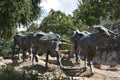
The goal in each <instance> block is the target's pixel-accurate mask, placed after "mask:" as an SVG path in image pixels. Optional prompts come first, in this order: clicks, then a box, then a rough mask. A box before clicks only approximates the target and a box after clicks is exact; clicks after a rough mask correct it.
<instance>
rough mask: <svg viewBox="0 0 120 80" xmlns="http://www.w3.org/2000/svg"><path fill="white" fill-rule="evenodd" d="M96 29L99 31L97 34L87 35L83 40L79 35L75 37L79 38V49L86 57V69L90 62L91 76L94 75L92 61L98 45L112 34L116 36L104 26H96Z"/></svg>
mask: <svg viewBox="0 0 120 80" xmlns="http://www.w3.org/2000/svg"><path fill="white" fill-rule="evenodd" d="M94 28H95V29H96V30H97V32H95V33H91V34H87V35H86V36H83V37H82V38H81V36H80V35H79V34H77V33H76V34H74V36H76V38H77V40H76V42H77V48H80V50H81V52H82V53H83V54H84V57H85V63H84V69H86V68H87V61H88V64H89V67H90V73H91V74H94V70H93V66H92V59H93V57H94V56H95V54H96V46H97V44H98V43H99V42H100V41H104V40H105V39H107V38H108V37H109V36H110V35H111V33H112V34H114V33H113V32H112V31H110V30H108V29H106V28H105V27H104V26H94Z"/></svg>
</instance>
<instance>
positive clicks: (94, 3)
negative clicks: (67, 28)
mask: <svg viewBox="0 0 120 80" xmlns="http://www.w3.org/2000/svg"><path fill="white" fill-rule="evenodd" d="M119 12H120V0H82V1H79V6H78V9H76V10H75V11H74V14H73V16H74V18H75V22H76V23H80V22H81V23H82V24H86V25H88V26H92V25H96V24H100V22H101V21H102V20H106V19H120V15H119Z"/></svg>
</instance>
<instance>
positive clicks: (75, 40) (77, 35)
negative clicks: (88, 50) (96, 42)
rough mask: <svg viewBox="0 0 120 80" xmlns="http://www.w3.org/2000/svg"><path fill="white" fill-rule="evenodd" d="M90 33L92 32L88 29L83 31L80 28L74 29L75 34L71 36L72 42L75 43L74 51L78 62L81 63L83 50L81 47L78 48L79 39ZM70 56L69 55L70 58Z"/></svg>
mask: <svg viewBox="0 0 120 80" xmlns="http://www.w3.org/2000/svg"><path fill="white" fill-rule="evenodd" d="M88 34H91V33H90V32H88V31H85V30H84V31H82V32H80V31H79V30H75V31H73V35H72V37H71V42H72V44H73V52H74V54H75V57H76V63H79V62H80V56H79V52H80V53H81V50H80V48H78V40H79V39H81V38H83V37H85V36H87V35H88ZM72 55H73V54H72ZM69 58H70V57H69V56H68V59H69Z"/></svg>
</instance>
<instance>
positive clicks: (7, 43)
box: [0, 39, 12, 56]
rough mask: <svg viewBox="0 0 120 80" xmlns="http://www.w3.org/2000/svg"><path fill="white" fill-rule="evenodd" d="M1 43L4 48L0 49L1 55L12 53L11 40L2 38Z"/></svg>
mask: <svg viewBox="0 0 120 80" xmlns="http://www.w3.org/2000/svg"><path fill="white" fill-rule="evenodd" d="M0 45H1V46H2V50H1V51H0V55H2V56H3V55H8V54H10V53H11V51H12V49H11V45H12V41H11V40H8V41H7V40H4V39H0Z"/></svg>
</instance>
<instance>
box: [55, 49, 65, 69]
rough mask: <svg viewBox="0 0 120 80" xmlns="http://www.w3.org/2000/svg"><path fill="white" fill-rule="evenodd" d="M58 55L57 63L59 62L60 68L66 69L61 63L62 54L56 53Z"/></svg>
mask: <svg viewBox="0 0 120 80" xmlns="http://www.w3.org/2000/svg"><path fill="white" fill-rule="evenodd" d="M56 54H57V62H58V64H59V66H60V68H64V67H63V66H62V63H61V57H60V52H59V51H56Z"/></svg>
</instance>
